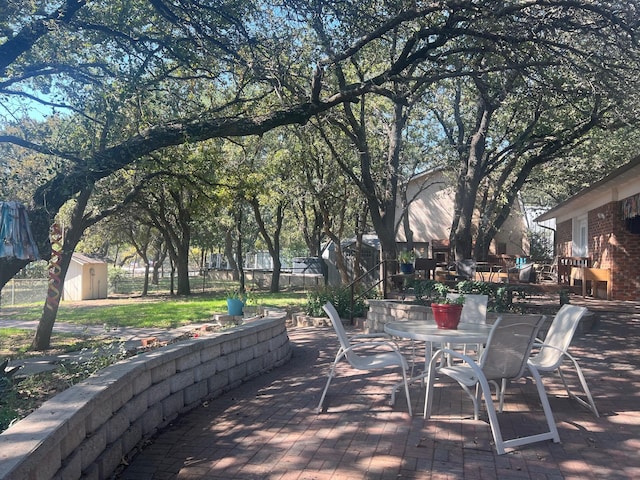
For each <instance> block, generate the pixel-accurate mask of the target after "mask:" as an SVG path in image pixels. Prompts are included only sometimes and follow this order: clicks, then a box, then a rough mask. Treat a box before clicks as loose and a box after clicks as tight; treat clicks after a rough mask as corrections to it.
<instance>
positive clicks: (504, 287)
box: [456, 280, 531, 312]
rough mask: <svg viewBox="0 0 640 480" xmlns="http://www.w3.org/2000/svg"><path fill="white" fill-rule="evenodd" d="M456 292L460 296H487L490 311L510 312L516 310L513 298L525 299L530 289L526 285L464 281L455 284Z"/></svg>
mask: <svg viewBox="0 0 640 480" xmlns="http://www.w3.org/2000/svg"><path fill="white" fill-rule="evenodd" d="M456 290H457V291H458V292H459V293H461V294H467V295H471V294H474V295H487V296H488V297H489V304H488V306H489V310H490V311H494V312H511V311H514V309H515V308H516V307H515V305H514V303H513V298H514V296H517V297H519V298H525V297H526V296H527V295H528V294H530V291H531V288H530V287H529V286H527V285H508V284H501V283H488V282H479V281H474V280H464V281H462V282H458V283H457V284H456Z"/></svg>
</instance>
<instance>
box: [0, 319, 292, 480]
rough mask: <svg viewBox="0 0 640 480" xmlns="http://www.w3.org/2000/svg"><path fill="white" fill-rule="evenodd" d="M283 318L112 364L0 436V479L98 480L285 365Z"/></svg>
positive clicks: (287, 356) (286, 341) (286, 339)
mask: <svg viewBox="0 0 640 480" xmlns="http://www.w3.org/2000/svg"><path fill="white" fill-rule="evenodd" d="M285 322H286V316H285V315H284V314H281V315H280V316H274V317H267V318H264V319H261V320H255V321H252V322H250V323H247V324H245V325H242V326H239V327H236V328H234V329H231V330H228V331H225V332H221V333H218V334H212V335H207V336H202V337H199V338H194V339H192V340H187V341H184V342H179V343H176V344H173V345H169V346H166V347H164V348H160V349H158V350H154V351H151V352H148V353H144V354H141V355H138V356H136V357H132V358H130V359H127V360H125V361H123V362H120V363H118V364H115V365H112V366H110V367H108V368H106V369H104V370H102V371H100V372H99V373H98V374H97V375H95V376H92V377H90V378H88V379H87V380H85V381H83V382H81V383H79V384H77V385H75V386H73V387H71V388H69V389H67V390H65V391H64V392H62V393H60V394H58V395H56V396H55V397H53V398H52V399H50V400H49V401H47V402H46V403H45V404H44V405H43V406H42V407H40V408H39V409H37V410H36V411H35V412H33V413H32V414H31V415H29V416H28V417H26V418H24V419H23V420H21V421H19V422H17V423H16V424H15V425H13V426H12V427H10V428H9V429H7V430H6V431H4V432H3V433H2V434H0V479H7V480H8V479H30V480H48V479H78V478H83V479H105V478H109V477H110V476H111V475H112V473H113V472H114V471H115V470H116V468H117V467H118V466H119V465H120V463H121V461H122V459H123V458H126V457H127V454H129V452H131V451H132V450H134V449H135V447H136V446H137V445H138V444H139V443H140V442H141V441H143V440H145V439H147V438H149V437H151V436H152V435H153V434H154V433H155V432H156V431H157V430H158V429H159V428H162V427H164V426H166V425H167V424H169V422H171V421H172V420H173V419H175V418H176V417H177V416H178V415H180V414H182V413H185V412H187V411H189V410H191V409H193V408H194V407H196V406H198V405H200V404H201V403H202V401H203V400H205V399H207V400H209V399H212V398H215V397H217V396H219V395H220V394H222V393H223V392H225V391H227V390H230V389H232V388H235V387H237V386H238V385H240V384H241V383H242V382H244V381H246V380H248V379H250V378H252V377H255V376H256V375H259V374H260V373H262V372H265V371H267V370H270V369H272V368H274V367H277V366H280V365H282V364H284V363H286V362H287V361H288V360H289V359H290V357H291V344H290V343H289V337H288V335H287V330H286V324H285Z"/></svg>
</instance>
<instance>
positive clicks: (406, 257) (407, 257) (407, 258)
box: [398, 250, 416, 263]
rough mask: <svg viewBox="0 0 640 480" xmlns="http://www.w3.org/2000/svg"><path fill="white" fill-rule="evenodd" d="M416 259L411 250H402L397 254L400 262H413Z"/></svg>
mask: <svg viewBox="0 0 640 480" xmlns="http://www.w3.org/2000/svg"><path fill="white" fill-rule="evenodd" d="M415 259H416V254H415V253H414V252H413V251H412V250H403V251H401V252H400V253H399V254H398V261H399V262H400V263H413V262H414V261H415Z"/></svg>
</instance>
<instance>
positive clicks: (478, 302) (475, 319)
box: [447, 293, 489, 356]
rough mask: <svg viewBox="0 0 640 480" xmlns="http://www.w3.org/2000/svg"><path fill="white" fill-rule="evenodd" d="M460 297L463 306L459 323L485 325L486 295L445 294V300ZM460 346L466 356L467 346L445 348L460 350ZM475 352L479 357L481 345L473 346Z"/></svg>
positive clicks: (448, 346)
mask: <svg viewBox="0 0 640 480" xmlns="http://www.w3.org/2000/svg"><path fill="white" fill-rule="evenodd" d="M460 296H463V297H464V304H463V306H462V314H461V315H460V323H474V324H482V325H484V324H486V323H487V304H488V303H489V296H488V295H479V294H460V293H447V298H450V299H456V298H458V297H460ZM461 346H462V349H463V350H462V353H464V354H465V355H466V353H467V345H466V344H465V345H447V348H460V347H461ZM474 347H475V350H476V352H477V354H478V356H479V355H480V352H481V350H482V345H477V344H476V345H474Z"/></svg>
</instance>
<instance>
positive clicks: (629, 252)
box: [556, 202, 640, 301]
mask: <svg viewBox="0 0 640 480" xmlns="http://www.w3.org/2000/svg"><path fill="white" fill-rule="evenodd" d="M588 224H589V256H590V257H591V266H593V267H594V268H609V269H611V279H612V281H611V285H612V297H613V299H614V300H631V301H637V300H640V235H638V234H632V233H630V232H629V231H628V230H627V229H626V224H625V221H624V219H623V218H622V207H621V202H610V203H608V204H606V205H603V206H602V207H599V208H596V209H594V210H591V211H589V214H588ZM572 227H573V226H572V221H571V220H567V221H565V222H562V223H559V224H558V225H557V227H556V228H557V230H556V241H557V252H558V255H559V256H561V257H570V256H572V251H571V242H572V230H573V228H572Z"/></svg>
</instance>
